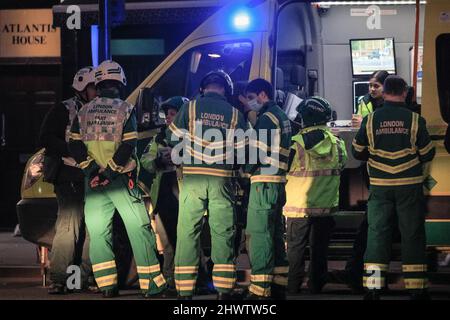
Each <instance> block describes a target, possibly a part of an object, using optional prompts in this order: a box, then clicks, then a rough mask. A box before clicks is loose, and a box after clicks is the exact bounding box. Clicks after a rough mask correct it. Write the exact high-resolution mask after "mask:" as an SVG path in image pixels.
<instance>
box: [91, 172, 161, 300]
mask: <svg viewBox="0 0 450 320" xmlns="http://www.w3.org/2000/svg"><path fill="white" fill-rule="evenodd" d="M85 201H86V203H85V207H84V213H85V220H86V225H87V228H88V231H89V235H90V240H91V242H90V251H89V252H90V258H91V261H92V269H93V271H94V276H95V280H96V282H97V285H98V286H99V288H100V289H101V290H106V289H111V288H114V287H116V286H117V269H116V263H115V257H114V252H113V243H112V221H113V216H114V212H115V210H116V209H117V211H118V212H119V214H120V217H121V218H122V220H123V223H124V225H125V228H126V231H127V234H128V238H129V239H130V242H131V247H132V249H133V254H134V258H135V260H136V265H137V272H138V275H139V284H140V287H141V290H142V292H143V293H147V292H148V293H150V294H155V293H158V292H160V291H162V290H164V289H165V286H166V283H165V279H164V277H163V275H162V274H161V272H160V267H159V261H158V259H157V253H156V241H155V235H154V233H153V231H152V230H151V227H150V219H149V216H148V214H147V211H146V209H145V206H144V202H143V200H142V198H141V195H140V193H139V191H138V190H137V189H136V188H135V189H132V190H130V189H128V177H127V176H126V175H121V176H119V177H117V178H116V179H115V180H113V181H112V182H111V184H110V185H108V186H106V187H105V188H103V189H100V190H92V189H90V188H89V186H86V200H85Z"/></svg>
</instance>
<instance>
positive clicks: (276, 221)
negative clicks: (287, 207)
mask: <svg viewBox="0 0 450 320" xmlns="http://www.w3.org/2000/svg"><path fill="white" fill-rule="evenodd" d="M245 96H246V99H247V104H248V106H249V108H251V109H252V110H254V111H255V112H256V113H257V114H258V115H257V120H256V123H255V127H254V132H255V134H254V136H252V137H251V138H250V141H249V146H250V149H249V151H250V152H249V154H250V159H251V156H252V154H254V153H256V154H258V155H259V156H258V159H257V160H258V161H255V162H256V163H253V164H252V163H249V164H248V165H247V166H246V167H245V174H246V175H247V176H248V177H250V195H249V202H248V213H247V227H246V232H247V233H248V234H249V235H250V240H249V257H250V264H251V268H252V272H251V278H250V281H251V283H250V286H249V289H248V294H247V296H246V299H248V300H264V299H269V298H273V299H285V298H286V285H287V273H288V262H287V259H286V250H285V245H284V240H283V234H284V224H283V215H282V208H283V205H284V203H285V201H286V194H285V182H286V171H287V169H288V159H289V148H290V145H291V125H290V122H289V119H288V117H287V116H286V114H285V113H284V112H283V111H282V110H281V109H280V108H279V107H278V105H277V104H276V102H275V101H274V100H273V88H272V85H271V84H270V83H269V82H267V81H266V80H264V79H255V80H253V81H251V82H250V83H249V84H248V85H247V87H246V89H245ZM250 159H249V160H250Z"/></svg>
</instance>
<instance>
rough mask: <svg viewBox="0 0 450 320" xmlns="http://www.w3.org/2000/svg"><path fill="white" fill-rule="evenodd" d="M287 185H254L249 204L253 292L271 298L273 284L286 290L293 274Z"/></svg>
mask: <svg viewBox="0 0 450 320" xmlns="http://www.w3.org/2000/svg"><path fill="white" fill-rule="evenodd" d="M285 203H286V193H285V185H284V183H273V182H257V183H252V185H251V188H250V198H249V204H248V216H247V233H248V234H249V236H250V243H249V247H250V250H249V251H250V263H251V266H252V274H251V278H250V280H251V284H250V287H249V291H250V292H251V293H253V294H255V295H258V296H264V297H269V296H270V295H271V287H272V285H273V284H275V285H278V286H282V287H286V286H287V274H288V271H289V268H288V262H287V259H286V247H285V244H284V239H283V234H284V229H285V225H284V223H283V215H282V209H283V206H284V204H285Z"/></svg>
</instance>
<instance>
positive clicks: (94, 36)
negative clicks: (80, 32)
mask: <svg viewBox="0 0 450 320" xmlns="http://www.w3.org/2000/svg"><path fill="white" fill-rule="evenodd" d="M91 55H92V66H94V67H97V66H98V25H92V26H91Z"/></svg>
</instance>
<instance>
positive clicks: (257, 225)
mask: <svg viewBox="0 0 450 320" xmlns="http://www.w3.org/2000/svg"><path fill="white" fill-rule="evenodd" d="M269 213H270V211H268V210H251V211H249V215H248V217H247V232H248V233H250V234H251V233H266V232H268V231H269V225H270V214H269Z"/></svg>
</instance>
